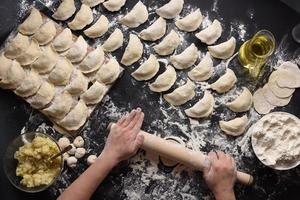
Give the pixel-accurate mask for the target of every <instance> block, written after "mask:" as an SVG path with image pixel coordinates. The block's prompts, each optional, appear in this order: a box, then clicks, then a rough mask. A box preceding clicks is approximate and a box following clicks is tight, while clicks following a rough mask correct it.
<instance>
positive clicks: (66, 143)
mask: <svg viewBox="0 0 300 200" xmlns="http://www.w3.org/2000/svg"><path fill="white" fill-rule="evenodd" d="M69 145H70V140H69V139H68V138H67V137H62V138H59V140H58V146H59V147H60V149H61V150H63V149H64V148H66V147H67V146H69Z"/></svg>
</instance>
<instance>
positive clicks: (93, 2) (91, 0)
mask: <svg viewBox="0 0 300 200" xmlns="http://www.w3.org/2000/svg"><path fill="white" fill-rule="evenodd" d="M81 2H82V3H83V4H85V5H87V6H89V7H91V8H92V7H95V6H97V5H99V4H100V3H103V2H104V0H81Z"/></svg>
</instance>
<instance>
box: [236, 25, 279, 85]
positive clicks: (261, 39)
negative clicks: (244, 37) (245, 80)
mask: <svg viewBox="0 0 300 200" xmlns="http://www.w3.org/2000/svg"><path fill="white" fill-rule="evenodd" d="M274 49H275V38H274V36H273V34H272V33H271V32H269V31H267V30H261V31H259V32H257V33H256V34H255V35H254V36H253V38H252V39H250V40H248V41H246V42H245V43H244V44H243V45H242V46H241V47H240V50H239V54H238V59H239V61H240V63H241V64H242V65H243V66H244V67H245V68H246V69H247V70H248V72H249V75H250V76H251V78H254V79H256V78H258V76H259V74H260V71H261V70H262V67H263V66H264V64H265V63H266V61H267V59H268V58H269V57H270V56H271V55H272V53H273V52H274Z"/></svg>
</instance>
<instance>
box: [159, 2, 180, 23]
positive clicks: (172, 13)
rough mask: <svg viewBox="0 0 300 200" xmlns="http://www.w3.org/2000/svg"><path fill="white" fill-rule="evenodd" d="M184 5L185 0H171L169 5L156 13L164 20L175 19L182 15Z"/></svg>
mask: <svg viewBox="0 0 300 200" xmlns="http://www.w3.org/2000/svg"><path fill="white" fill-rule="evenodd" d="M183 4H184V1H183V0H170V2H169V3H167V4H165V5H164V6H162V7H160V8H158V9H156V13H157V14H158V15H159V16H161V17H163V18H166V19H173V18H175V17H177V16H178V15H179V14H180V13H181V11H182V8H183Z"/></svg>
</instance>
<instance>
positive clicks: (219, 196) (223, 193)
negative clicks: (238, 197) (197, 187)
mask: <svg viewBox="0 0 300 200" xmlns="http://www.w3.org/2000/svg"><path fill="white" fill-rule="evenodd" d="M212 192H213V194H214V196H215V199H216V200H235V194H234V190H233V188H228V189H218V190H214V191H212Z"/></svg>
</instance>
